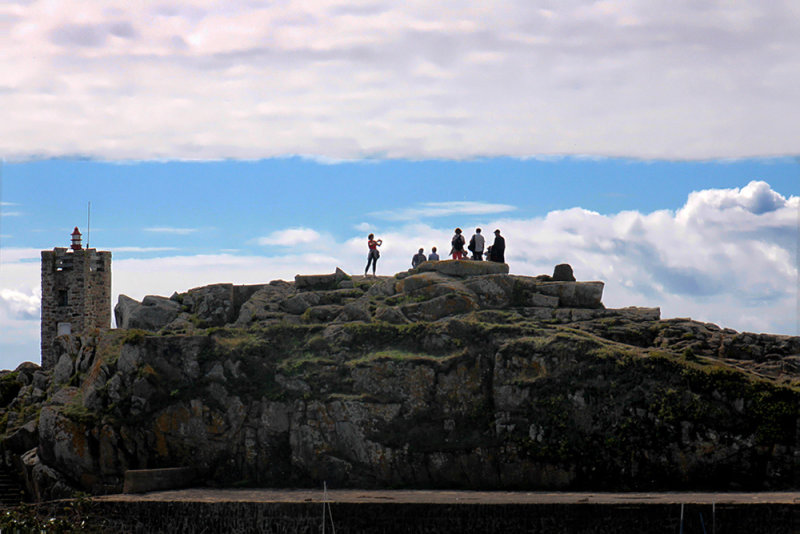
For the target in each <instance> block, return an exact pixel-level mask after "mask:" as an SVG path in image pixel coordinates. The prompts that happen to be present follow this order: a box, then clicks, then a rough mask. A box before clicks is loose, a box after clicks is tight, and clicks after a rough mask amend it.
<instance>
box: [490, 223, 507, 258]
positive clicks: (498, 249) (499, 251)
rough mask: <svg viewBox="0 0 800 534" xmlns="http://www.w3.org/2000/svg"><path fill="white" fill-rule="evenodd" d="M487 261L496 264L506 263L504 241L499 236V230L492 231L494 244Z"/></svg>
mask: <svg viewBox="0 0 800 534" xmlns="http://www.w3.org/2000/svg"><path fill="white" fill-rule="evenodd" d="M489 260H490V261H496V262H497V263H505V262H506V240H505V239H503V236H501V235H500V230H495V231H494V243H492V247H491V250H490V252H489Z"/></svg>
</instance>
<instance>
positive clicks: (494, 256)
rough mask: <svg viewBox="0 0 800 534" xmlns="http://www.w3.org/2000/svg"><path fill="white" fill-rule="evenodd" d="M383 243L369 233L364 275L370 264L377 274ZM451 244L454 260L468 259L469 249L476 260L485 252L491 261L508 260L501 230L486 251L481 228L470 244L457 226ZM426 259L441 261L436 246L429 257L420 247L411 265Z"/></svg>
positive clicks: (413, 265) (416, 264)
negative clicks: (379, 249)
mask: <svg viewBox="0 0 800 534" xmlns="http://www.w3.org/2000/svg"><path fill="white" fill-rule="evenodd" d="M382 244H383V241H382V240H381V239H375V234H369V237H368V238H367V246H368V247H369V253H368V255H367V266H366V267H365V268H364V276H366V275H367V272H368V271H369V267H370V265H372V275H373V276H375V268H376V265H377V262H378V258H380V255H381V254H380V252H379V251H378V247H380V246H381V245H382ZM450 245H451V249H450V256H452V258H453V259H454V260H465V259H467V250H468V251H470V252H471V253H472V258H471V259H472V260H475V261H482V260H483V259H484V254H485V255H486V259H487V260H489V261H494V262H498V263H505V261H506V258H505V253H506V240H505V239H504V238H503V236H501V235H500V230H495V231H494V243H492V244H491V245H490V246H489V247H487V248H486V250H485V251H484V246H485V245H486V240H485V239H484V237H483V234H481V229H480V228H476V229H475V233H474V234H473V235H472V237H471V238H470V240H469V244H467V243H466V239H464V235H463V233H462V232H461V228H456V230H455V235H453V238H452V239H451V240H450ZM464 245H466V250H465V249H464ZM424 261H439V254H438V253H437V252H436V247H432V248H431V253H430V254H428V256H427V257H426V256H425V249H423V248H421V249H419V251H418V252H417V253H416V254H414V257H413V258H411V267H413V268H416V267H417V266H418V265H419V264H420V263H422V262H424Z"/></svg>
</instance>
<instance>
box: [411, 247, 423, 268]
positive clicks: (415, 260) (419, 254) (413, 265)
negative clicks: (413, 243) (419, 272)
mask: <svg viewBox="0 0 800 534" xmlns="http://www.w3.org/2000/svg"><path fill="white" fill-rule="evenodd" d="M423 261H427V259H426V258H425V249H422V248H421V249H419V252H417V253H416V254H414V257H413V258H411V268H412V269H416V268H417V265H419V264H420V263H422V262H423Z"/></svg>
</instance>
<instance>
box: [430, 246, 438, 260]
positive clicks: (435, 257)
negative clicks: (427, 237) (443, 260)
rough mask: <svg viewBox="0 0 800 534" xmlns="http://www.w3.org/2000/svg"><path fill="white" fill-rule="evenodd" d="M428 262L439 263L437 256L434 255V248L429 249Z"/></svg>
mask: <svg viewBox="0 0 800 534" xmlns="http://www.w3.org/2000/svg"><path fill="white" fill-rule="evenodd" d="M428 261H439V255H438V254H437V253H436V247H433V248H432V249H431V253H430V254H428Z"/></svg>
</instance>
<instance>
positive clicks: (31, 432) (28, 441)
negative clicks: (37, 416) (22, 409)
mask: <svg viewBox="0 0 800 534" xmlns="http://www.w3.org/2000/svg"><path fill="white" fill-rule="evenodd" d="M38 444H39V428H38V426H37V424H36V421H35V420H34V421H28V422H27V423H25V424H24V425H22V426H21V427H19V428H18V429H17V430H15V431H14V432H13V433H12V434H11V435H9V436H8V437H7V438H6V439H4V440H3V446H4V447H5V448H7V449H9V450H11V451H13V452H16V453H18V454H23V453H25V452H26V451H29V450H31V449H33V448H34V447H36V446H37V445H38Z"/></svg>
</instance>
